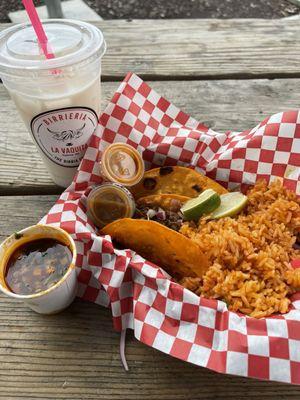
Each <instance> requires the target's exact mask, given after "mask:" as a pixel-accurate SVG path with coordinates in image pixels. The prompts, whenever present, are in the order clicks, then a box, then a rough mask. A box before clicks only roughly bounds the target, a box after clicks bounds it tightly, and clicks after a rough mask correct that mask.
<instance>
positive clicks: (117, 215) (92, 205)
mask: <svg viewBox="0 0 300 400" xmlns="http://www.w3.org/2000/svg"><path fill="white" fill-rule="evenodd" d="M87 210H88V216H89V218H90V219H91V220H92V221H93V223H94V224H95V225H96V226H98V227H99V228H103V227H104V226H105V225H107V224H109V223H110V222H113V221H115V220H117V219H121V218H131V217H132V216H133V214H134V211H135V202H134V199H133V196H132V194H131V193H130V192H129V190H127V189H126V188H125V187H123V186H122V185H119V184H118V183H111V182H107V183H104V184H103V185H100V186H97V187H95V188H94V189H92V190H91V192H90V193H89V195H88V198H87Z"/></svg>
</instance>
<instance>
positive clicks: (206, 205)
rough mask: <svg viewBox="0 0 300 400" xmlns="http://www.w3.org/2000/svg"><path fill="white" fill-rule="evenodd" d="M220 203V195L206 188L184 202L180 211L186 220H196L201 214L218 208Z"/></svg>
mask: <svg viewBox="0 0 300 400" xmlns="http://www.w3.org/2000/svg"><path fill="white" fill-rule="evenodd" d="M220 203H221V200H220V195H219V194H218V193H216V192H215V191H214V190H212V189H206V190H204V192H202V193H201V194H200V195H199V196H198V197H196V198H193V199H191V200H188V201H187V202H186V203H184V205H183V206H182V207H181V209H180V211H181V212H182V214H183V216H184V218H185V219H186V220H195V221H197V220H198V219H199V218H200V217H201V215H203V214H209V213H211V212H212V211H214V210H215V209H216V208H218V207H219V205H220Z"/></svg>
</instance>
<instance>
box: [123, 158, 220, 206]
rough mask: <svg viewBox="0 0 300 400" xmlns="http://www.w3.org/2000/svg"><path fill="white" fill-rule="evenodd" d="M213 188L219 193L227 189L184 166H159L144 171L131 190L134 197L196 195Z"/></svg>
mask: <svg viewBox="0 0 300 400" xmlns="http://www.w3.org/2000/svg"><path fill="white" fill-rule="evenodd" d="M205 189H213V190H215V191H216V192H217V193H219V194H223V193H227V190H226V189H225V188H223V186H221V185H219V184H218V183H217V182H215V181H213V180H212V179H210V178H208V177H207V176H204V175H202V174H200V173H199V172H197V171H195V170H193V169H190V168H186V167H177V166H175V167H161V168H154V169H151V170H149V171H146V172H145V174H144V177H143V179H142V180H141V181H140V182H139V183H138V184H137V185H136V186H134V187H133V188H131V192H132V194H133V196H134V197H135V199H139V198H140V197H144V196H149V195H153V194H162V193H164V194H168V193H172V194H178V195H182V196H187V197H197V196H198V195H199V194H200V193H201V192H202V191H203V190H205Z"/></svg>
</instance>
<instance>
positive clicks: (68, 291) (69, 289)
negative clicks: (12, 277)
mask: <svg viewBox="0 0 300 400" xmlns="http://www.w3.org/2000/svg"><path fill="white" fill-rule="evenodd" d="M38 239H55V240H57V241H59V242H61V243H63V244H64V245H66V246H68V248H69V249H70V251H71V252H72V260H71V262H70V265H69V267H68V269H67V272H66V273H65V275H64V276H63V277H62V278H61V279H60V280H59V281H58V282H57V283H56V284H55V285H53V286H51V287H50V288H48V289H46V290H44V291H41V292H38V293H34V294H31V295H22V294H17V293H14V292H12V291H11V290H10V289H9V288H8V286H7V284H6V281H5V273H6V268H7V264H8V261H9V259H10V257H11V256H12V254H13V253H14V251H15V250H16V249H17V248H18V247H19V246H21V245H23V244H25V243H28V242H31V241H34V240H38ZM76 254H77V253H76V246H75V243H74V241H73V239H72V237H71V236H70V235H69V234H68V233H67V232H66V231H64V230H63V229H61V228H58V227H54V226H50V225H33V226H30V227H28V228H25V229H23V230H21V231H19V232H17V233H14V234H12V235H11V236H9V237H8V238H7V239H6V240H5V241H4V242H3V243H2V244H1V245H0V290H1V291H2V292H3V293H4V294H6V295H7V296H9V297H12V298H14V299H18V300H22V301H23V302H24V303H25V304H26V305H27V306H28V307H30V308H31V309H32V310H34V311H36V312H37V313H40V314H54V313H58V312H60V311H62V310H64V309H65V308H67V307H68V306H69V305H70V304H71V303H72V301H73V300H74V298H75V296H76V292H77V273H76V269H75V262H76Z"/></svg>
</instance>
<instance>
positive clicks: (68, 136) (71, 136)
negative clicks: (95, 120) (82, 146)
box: [47, 123, 86, 146]
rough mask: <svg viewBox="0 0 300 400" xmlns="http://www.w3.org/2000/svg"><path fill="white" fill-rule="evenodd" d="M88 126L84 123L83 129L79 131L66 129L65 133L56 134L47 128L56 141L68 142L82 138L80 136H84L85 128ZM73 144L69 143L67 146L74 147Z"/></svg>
mask: <svg viewBox="0 0 300 400" xmlns="http://www.w3.org/2000/svg"><path fill="white" fill-rule="evenodd" d="M85 126H86V124H85V123H84V124H83V125H82V127H81V128H79V129H75V130H73V129H67V130H66V129H65V130H63V131H58V132H54V131H52V130H51V129H49V128H47V131H48V132H50V133H52V135H53V136H52V137H53V138H54V139H56V140H62V141H64V142H65V141H66V140H75V139H78V138H80V136H82V135H83V129H84V128H85ZM72 144H73V143H71V142H69V143H67V144H66V146H72Z"/></svg>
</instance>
